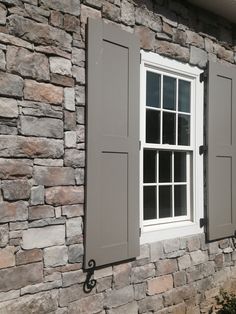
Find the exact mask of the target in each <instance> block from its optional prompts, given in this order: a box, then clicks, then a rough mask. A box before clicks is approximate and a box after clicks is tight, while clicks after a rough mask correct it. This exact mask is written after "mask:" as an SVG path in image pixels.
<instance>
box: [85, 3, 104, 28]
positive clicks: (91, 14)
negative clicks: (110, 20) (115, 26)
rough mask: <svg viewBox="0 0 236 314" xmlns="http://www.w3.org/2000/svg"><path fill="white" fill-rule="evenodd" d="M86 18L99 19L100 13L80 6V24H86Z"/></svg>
mask: <svg viewBox="0 0 236 314" xmlns="http://www.w3.org/2000/svg"><path fill="white" fill-rule="evenodd" d="M88 17H92V18H101V12H100V11H98V10H95V9H93V8H90V7H87V6H86V5H83V4H81V23H84V24H86V23H87V19H88Z"/></svg>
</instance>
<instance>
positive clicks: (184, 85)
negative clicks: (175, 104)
mask: <svg viewBox="0 0 236 314" xmlns="http://www.w3.org/2000/svg"><path fill="white" fill-rule="evenodd" d="M190 86H191V85H190V82H187V81H183V80H179V109H178V110H179V111H183V112H190Z"/></svg>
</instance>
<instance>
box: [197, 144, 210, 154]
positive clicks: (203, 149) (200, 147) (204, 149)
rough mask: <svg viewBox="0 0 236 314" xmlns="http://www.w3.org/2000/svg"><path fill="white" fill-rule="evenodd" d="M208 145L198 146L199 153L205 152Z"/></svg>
mask: <svg viewBox="0 0 236 314" xmlns="http://www.w3.org/2000/svg"><path fill="white" fill-rule="evenodd" d="M207 150H208V147H207V145H201V146H199V155H202V154H205V153H207Z"/></svg>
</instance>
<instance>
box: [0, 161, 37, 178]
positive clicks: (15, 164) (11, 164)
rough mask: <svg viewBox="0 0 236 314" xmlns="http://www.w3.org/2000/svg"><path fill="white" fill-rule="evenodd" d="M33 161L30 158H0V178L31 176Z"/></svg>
mask: <svg viewBox="0 0 236 314" xmlns="http://www.w3.org/2000/svg"><path fill="white" fill-rule="evenodd" d="M32 165H33V163H32V162H31V161H30V160H17V159H14V160H10V159H3V158H1V159H0V179H13V178H19V177H32V172H33V168H32Z"/></svg>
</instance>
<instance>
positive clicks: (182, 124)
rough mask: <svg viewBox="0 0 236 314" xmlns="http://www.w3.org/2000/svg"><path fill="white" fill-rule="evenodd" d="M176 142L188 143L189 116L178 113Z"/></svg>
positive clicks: (180, 143)
mask: <svg viewBox="0 0 236 314" xmlns="http://www.w3.org/2000/svg"><path fill="white" fill-rule="evenodd" d="M178 144H179V145H190V116H187V115H183V114H179V117H178Z"/></svg>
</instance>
